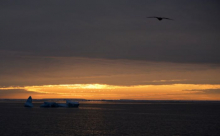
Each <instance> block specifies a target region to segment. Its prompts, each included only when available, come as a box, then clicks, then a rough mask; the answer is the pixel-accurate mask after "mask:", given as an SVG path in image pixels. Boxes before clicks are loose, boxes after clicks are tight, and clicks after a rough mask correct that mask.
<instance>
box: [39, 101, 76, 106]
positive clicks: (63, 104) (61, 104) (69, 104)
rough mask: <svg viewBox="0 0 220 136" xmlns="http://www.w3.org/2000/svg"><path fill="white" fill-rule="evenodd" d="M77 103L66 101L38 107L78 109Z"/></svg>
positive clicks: (47, 103)
mask: <svg viewBox="0 0 220 136" xmlns="http://www.w3.org/2000/svg"><path fill="white" fill-rule="evenodd" d="M78 106H79V102H73V101H70V100H66V103H56V102H44V103H43V104H42V105H41V106H40V107H48V108H49V107H78Z"/></svg>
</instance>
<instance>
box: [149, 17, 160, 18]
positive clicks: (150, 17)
mask: <svg viewBox="0 0 220 136" xmlns="http://www.w3.org/2000/svg"><path fill="white" fill-rule="evenodd" d="M147 18H158V17H147Z"/></svg>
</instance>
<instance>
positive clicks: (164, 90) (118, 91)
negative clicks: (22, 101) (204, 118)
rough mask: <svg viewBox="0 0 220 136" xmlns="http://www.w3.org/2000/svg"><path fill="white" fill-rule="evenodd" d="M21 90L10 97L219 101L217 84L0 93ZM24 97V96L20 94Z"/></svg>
mask: <svg viewBox="0 0 220 136" xmlns="http://www.w3.org/2000/svg"><path fill="white" fill-rule="evenodd" d="M12 89H15V90H19V89H20V90H24V92H25V93H20V94H17V95H11V96H12V97H13V98H14V97H16V98H23V97H24V98H26V97H27V96H28V95H32V97H33V98H36V99H38V98H39V99H40V98H78V99H136V100H138V99H139V100H220V93H216V91H213V90H217V89H220V85H211V84H172V85H137V86H115V85H106V84H60V85H42V86H24V87H2V88H0V90H2V91H4V90H5V91H8V90H12ZM24 94H25V95H24Z"/></svg>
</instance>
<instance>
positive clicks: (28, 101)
mask: <svg viewBox="0 0 220 136" xmlns="http://www.w3.org/2000/svg"><path fill="white" fill-rule="evenodd" d="M24 107H33V104H32V98H31V96H29V97H28V99H27V101H26V102H25V104H24Z"/></svg>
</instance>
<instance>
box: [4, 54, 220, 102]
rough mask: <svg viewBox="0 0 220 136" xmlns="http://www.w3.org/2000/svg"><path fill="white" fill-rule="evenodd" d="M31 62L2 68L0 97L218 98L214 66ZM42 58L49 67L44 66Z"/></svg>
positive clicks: (219, 82) (218, 72) (219, 80)
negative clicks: (3, 69)
mask: <svg viewBox="0 0 220 136" xmlns="http://www.w3.org/2000/svg"><path fill="white" fill-rule="evenodd" d="M34 59H37V62H39V64H38V63H36V62H33V61H36V60H34ZM34 59H32V60H31V61H30V62H26V61H24V59H23V58H22V59H21V60H19V59H18V60H17V61H16V63H15V62H14V64H13V63H12V64H10V66H11V68H10V69H5V71H4V72H3V73H2V74H1V76H0V98H2V99H4V98H11V99H19V98H22V99H26V98H27V97H28V96H30V95H31V96H32V98H33V99H41V98H80V99H137V100H220V68H219V66H215V65H208V64H187V63H186V64H180V63H168V62H166V63H165V62H147V61H135V60H108V59H89V58H71V57H67V58H66V57H63V58H60V57H58V58H56V57H54V58H50V57H48V58H34ZM45 59H49V60H50V64H47V63H43V60H45ZM27 63H30V64H29V65H27ZM15 64H16V65H15ZM8 65H9V64H8ZM0 69H1V68H0Z"/></svg>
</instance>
